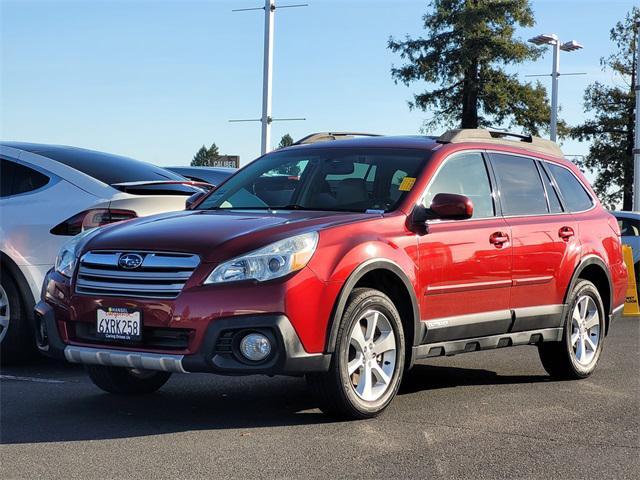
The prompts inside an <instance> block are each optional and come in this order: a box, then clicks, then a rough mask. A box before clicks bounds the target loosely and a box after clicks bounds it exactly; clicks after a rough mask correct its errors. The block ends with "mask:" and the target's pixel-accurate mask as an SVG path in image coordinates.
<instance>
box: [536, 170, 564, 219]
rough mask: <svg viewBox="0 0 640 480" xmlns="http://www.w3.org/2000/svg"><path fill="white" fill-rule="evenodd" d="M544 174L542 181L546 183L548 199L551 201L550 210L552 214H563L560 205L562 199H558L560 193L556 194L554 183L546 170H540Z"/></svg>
mask: <svg viewBox="0 0 640 480" xmlns="http://www.w3.org/2000/svg"><path fill="white" fill-rule="evenodd" d="M540 170H541V172H542V181H543V182H544V188H545V189H546V191H547V198H548V199H549V210H550V211H551V213H561V212H562V211H563V210H562V205H561V204H560V198H559V197H558V192H556V187H554V186H553V182H551V179H550V178H549V174H548V173H547V172H546V171H545V169H544V168H540Z"/></svg>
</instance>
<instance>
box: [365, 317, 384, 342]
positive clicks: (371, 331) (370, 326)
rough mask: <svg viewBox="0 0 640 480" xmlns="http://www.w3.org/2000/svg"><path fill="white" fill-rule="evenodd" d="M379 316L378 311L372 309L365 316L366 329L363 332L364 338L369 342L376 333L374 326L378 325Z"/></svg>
mask: <svg viewBox="0 0 640 480" xmlns="http://www.w3.org/2000/svg"><path fill="white" fill-rule="evenodd" d="M379 316H380V313H379V312H376V311H374V312H371V313H370V314H369V315H367V316H366V317H365V319H366V321H367V331H366V332H365V334H364V339H365V341H366V342H371V341H372V340H373V337H374V336H375V334H376V328H377V327H378V317H379Z"/></svg>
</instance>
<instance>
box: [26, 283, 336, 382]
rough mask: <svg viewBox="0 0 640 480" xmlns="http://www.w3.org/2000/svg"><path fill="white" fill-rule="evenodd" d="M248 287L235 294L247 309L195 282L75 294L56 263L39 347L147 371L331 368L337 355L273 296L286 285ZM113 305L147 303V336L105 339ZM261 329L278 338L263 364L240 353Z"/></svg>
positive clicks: (40, 308) (40, 311)
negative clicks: (183, 286)
mask: <svg viewBox="0 0 640 480" xmlns="http://www.w3.org/2000/svg"><path fill="white" fill-rule="evenodd" d="M265 287H268V288H266V289H265ZM235 288H236V289H237V286H236V287H235ZM247 288H248V291H252V292H253V295H251V296H246V297H245V296H243V295H238V292H237V291H236V293H235V297H236V298H238V297H239V298H242V301H243V303H244V304H245V308H244V309H242V310H240V309H239V308H237V307H232V306H231V305H232V303H233V302H234V301H237V300H229V292H225V291H224V290H225V288H217V289H215V290H214V289H213V288H204V287H203V288H201V289H193V290H191V291H184V292H183V293H182V294H181V295H180V296H179V297H178V298H177V299H174V300H162V301H158V300H147V299H131V298H120V297H107V298H97V297H92V296H85V295H77V294H75V293H74V292H73V291H72V289H71V285H70V281H69V279H67V278H66V277H64V276H62V275H60V274H58V273H57V272H55V271H53V270H52V271H50V272H49V273H48V274H47V276H46V278H45V283H44V287H43V292H42V300H41V301H40V302H39V303H38V305H36V308H35V318H36V331H37V332H38V334H37V337H38V347H39V349H40V350H41V351H42V353H44V354H45V355H48V356H51V357H57V358H66V359H67V360H68V361H70V362H74V363H84V364H98V365H106V366H114V367H129V368H138V369H147V370H162V371H171V372H183V373H186V372H211V373H219V374H292V375H296V374H303V373H306V372H319V371H326V370H327V369H328V367H329V361H330V358H329V355H326V354H324V353H308V352H307V351H306V350H305V348H304V346H303V343H302V342H301V340H300V337H299V335H298V333H297V331H296V329H295V328H294V326H293V325H292V323H291V321H290V320H289V318H288V317H287V315H286V314H285V313H283V312H284V308H282V306H281V305H279V304H278V302H277V301H274V300H273V299H278V298H280V299H281V298H283V295H282V292H279V291H277V290H278V289H281V288H283V287H282V285H278V284H273V285H270V286H262V287H261V288H260V289H256V288H255V287H253V288H251V286H250V285H247ZM258 291H259V292H260V293H256V292H258ZM212 305H215V306H216V307H215V308H213V307H212ZM105 306H112V307H128V308H137V309H140V310H141V311H142V315H143V335H142V337H143V339H142V341H140V342H137V343H123V342H120V343H118V342H108V343H107V342H105V341H104V340H100V339H97V338H96V337H95V318H96V317H95V315H96V311H97V308H100V307H105ZM253 332H258V333H261V334H263V335H265V336H266V337H267V338H269V340H270V341H271V344H272V352H271V354H270V355H269V357H267V359H265V360H264V361H262V362H259V363H257V362H251V361H248V360H246V359H245V358H244V357H243V356H242V355H241V354H240V352H239V343H240V340H241V339H242V338H243V337H244V336H245V335H247V334H249V333H253Z"/></svg>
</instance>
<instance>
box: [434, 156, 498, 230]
mask: <svg viewBox="0 0 640 480" xmlns="http://www.w3.org/2000/svg"><path fill="white" fill-rule="evenodd" d="M438 193H457V194H460V195H466V196H467V197H469V198H470V199H471V201H472V202H473V218H487V217H493V216H494V215H495V213H494V207H493V197H492V195H491V184H490V183H489V175H488V173H487V166H486V165H485V162H484V159H483V158H482V155H481V154H480V153H464V154H462V155H458V156H455V157H453V158H450V159H448V160H446V162H445V164H444V165H443V166H442V168H441V169H440V170H439V171H438V173H436V177H435V178H434V180H433V182H432V183H431V185H430V186H429V189H428V190H427V194H426V195H425V197H424V200H423V203H424V206H425V207H427V208H429V207H430V206H431V202H432V201H433V198H434V197H435V196H436V195H437V194H438Z"/></svg>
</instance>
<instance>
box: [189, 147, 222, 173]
mask: <svg viewBox="0 0 640 480" xmlns="http://www.w3.org/2000/svg"><path fill="white" fill-rule="evenodd" d="M218 158H220V151H219V150H218V147H217V145H216V144H215V143H212V144H211V147H209V148H207V147H205V146H204V145H202V147H200V149H199V150H198V151H197V152H196V154H195V155H194V157H193V160H191V166H192V167H210V166H211V165H213V164H214V161H215V160H217V159H218Z"/></svg>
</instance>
